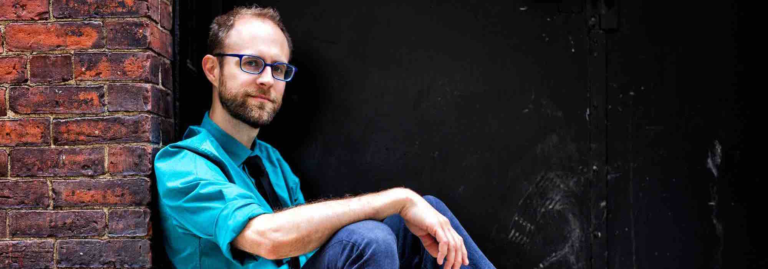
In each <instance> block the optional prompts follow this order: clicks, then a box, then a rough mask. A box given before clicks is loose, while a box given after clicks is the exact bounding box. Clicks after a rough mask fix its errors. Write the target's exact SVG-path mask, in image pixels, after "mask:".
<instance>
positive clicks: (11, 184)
mask: <svg viewBox="0 0 768 269" xmlns="http://www.w3.org/2000/svg"><path fill="white" fill-rule="evenodd" d="M48 198H49V196H48V183H46V182H45V180H0V207H1V208H45V207H48V204H49V202H48Z"/></svg>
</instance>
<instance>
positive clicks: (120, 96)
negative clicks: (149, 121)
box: [107, 84, 173, 117]
mask: <svg viewBox="0 0 768 269" xmlns="http://www.w3.org/2000/svg"><path fill="white" fill-rule="evenodd" d="M172 98H173V95H172V94H171V93H170V92H169V91H166V90H163V89H161V88H160V87H158V86H156V85H149V84H140V85H136V84H130V85H128V84H120V85H110V86H109V100H107V103H108V104H109V111H137V112H144V111H148V112H153V113H155V114H158V115H160V116H164V117H171V116H172V114H173V103H172V100H173V99H172Z"/></svg>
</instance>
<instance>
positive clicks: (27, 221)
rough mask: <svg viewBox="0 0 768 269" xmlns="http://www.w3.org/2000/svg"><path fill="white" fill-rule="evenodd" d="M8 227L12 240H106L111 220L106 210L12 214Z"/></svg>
mask: <svg viewBox="0 0 768 269" xmlns="http://www.w3.org/2000/svg"><path fill="white" fill-rule="evenodd" d="M8 227H9V228H8V233H9V234H10V235H11V236H12V237H70V236H102V235H104V234H105V233H106V227H107V220H106V213H104V211H102V210H80V211H11V213H10V214H8Z"/></svg>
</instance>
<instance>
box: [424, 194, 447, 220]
mask: <svg viewBox="0 0 768 269" xmlns="http://www.w3.org/2000/svg"><path fill="white" fill-rule="evenodd" d="M424 200H426V201H427V203H429V204H430V205H431V206H432V207H433V208H435V210H437V212H440V213H441V214H443V215H446V213H447V212H446V211H447V210H448V207H447V206H446V205H445V204H444V203H443V201H440V199H437V197H434V196H432V195H424Z"/></svg>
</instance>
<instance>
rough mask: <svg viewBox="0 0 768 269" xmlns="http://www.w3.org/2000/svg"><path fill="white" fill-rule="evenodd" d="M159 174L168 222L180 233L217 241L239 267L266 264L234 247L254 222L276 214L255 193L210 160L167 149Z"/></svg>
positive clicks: (157, 167)
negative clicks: (231, 178)
mask: <svg viewBox="0 0 768 269" xmlns="http://www.w3.org/2000/svg"><path fill="white" fill-rule="evenodd" d="M155 174H156V178H157V191H158V196H159V206H160V207H162V208H163V210H161V212H162V214H164V216H163V217H168V218H171V219H172V220H173V224H174V225H175V226H176V228H177V229H180V230H182V231H185V232H189V233H192V234H194V235H196V236H199V237H200V238H204V239H208V240H211V241H213V242H215V243H216V244H218V246H219V247H220V248H221V251H222V253H223V254H224V256H226V257H227V258H228V259H230V260H232V261H233V262H236V263H238V264H241V265H245V264H248V263H250V262H256V261H258V260H259V259H260V257H258V256H256V255H250V254H247V255H239V250H233V249H232V246H231V243H232V241H233V240H234V239H235V237H237V236H238V235H239V234H240V232H241V231H242V230H243V228H245V226H246V225H247V224H248V221H250V220H251V219H253V218H255V217H257V216H259V215H261V214H264V213H268V212H270V211H269V209H267V208H265V207H264V206H263V205H260V204H259V203H258V201H257V198H256V197H255V196H254V195H253V194H251V193H250V192H248V191H246V190H244V189H242V188H240V187H239V186H237V185H235V184H234V183H231V182H229V181H228V180H227V178H226V176H225V175H224V174H223V173H222V171H221V170H220V169H219V168H218V167H216V166H215V165H214V164H213V163H211V162H210V161H208V160H207V159H205V158H204V157H202V156H200V155H197V154H195V153H193V152H190V151H188V150H184V149H178V148H172V147H167V148H165V149H163V150H161V151H160V152H159V153H158V155H157V156H156V158H155ZM233 254H235V255H233Z"/></svg>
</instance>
